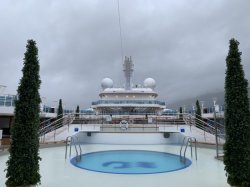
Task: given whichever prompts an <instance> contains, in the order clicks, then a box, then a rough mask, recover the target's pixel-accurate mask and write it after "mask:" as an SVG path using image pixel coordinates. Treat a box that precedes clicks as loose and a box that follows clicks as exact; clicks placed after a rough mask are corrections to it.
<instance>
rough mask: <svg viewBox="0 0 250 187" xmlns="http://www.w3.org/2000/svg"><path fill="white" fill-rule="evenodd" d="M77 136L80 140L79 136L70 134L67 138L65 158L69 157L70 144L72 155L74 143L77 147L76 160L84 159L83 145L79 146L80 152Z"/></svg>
mask: <svg viewBox="0 0 250 187" xmlns="http://www.w3.org/2000/svg"><path fill="white" fill-rule="evenodd" d="M75 138H76V139H77V140H78V137H73V136H68V137H67V138H66V150H65V160H66V159H67V154H68V146H70V150H69V157H71V146H72V144H73V145H74V147H75V151H76V161H77V162H79V161H81V159H82V148H81V145H80V144H78V147H79V152H78V150H77V145H76V140H75Z"/></svg>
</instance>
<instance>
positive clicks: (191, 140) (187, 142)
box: [180, 136, 197, 163]
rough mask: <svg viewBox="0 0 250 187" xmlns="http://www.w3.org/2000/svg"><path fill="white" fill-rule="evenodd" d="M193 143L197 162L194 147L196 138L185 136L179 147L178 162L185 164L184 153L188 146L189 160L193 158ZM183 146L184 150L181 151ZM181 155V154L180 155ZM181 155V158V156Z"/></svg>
mask: <svg viewBox="0 0 250 187" xmlns="http://www.w3.org/2000/svg"><path fill="white" fill-rule="evenodd" d="M193 143H194V146H195V160H197V146H196V138H195V137H190V136H185V137H184V138H183V142H182V145H181V149H180V161H181V162H184V163H186V151H187V147H188V145H190V150H191V158H193ZM184 146H185V149H184V151H183V147H184ZM182 153H183V154H182ZM182 155H183V156H182Z"/></svg>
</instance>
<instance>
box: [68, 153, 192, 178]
mask: <svg viewBox="0 0 250 187" xmlns="http://www.w3.org/2000/svg"><path fill="white" fill-rule="evenodd" d="M123 151H128V152H133V151H136V152H144V153H147V152H149V153H157V154H164V155H166V156H174V157H176V159H178V160H180V155H176V154H173V153H168V152H160V151H153V150H138V149H136V150H133V149H132V150H127V149H125V150H124V149H122V150H104V151H95V152H89V153H85V154H82V155H81V156H82V159H83V158H84V156H86V155H87V156H89V155H92V154H93V155H94V154H100V153H107V152H108V153H110V152H123ZM185 159H186V160H185V163H184V164H183V166H181V167H178V168H176V169H171V170H164V171H154V172H140V173H133V172H131V173H128V172H112V171H103V170H97V169H91V168H86V167H81V166H79V165H77V163H78V162H77V161H76V157H73V158H71V159H70V163H71V164H72V165H73V166H75V167H77V168H79V169H83V170H87V171H93V172H99V173H108V174H126V175H138V174H139V175H140V174H143V175H144V174H159V173H169V172H175V171H179V170H183V169H185V168H187V167H189V166H190V165H191V164H192V161H191V160H190V159H188V158H185ZM180 162H181V161H180Z"/></svg>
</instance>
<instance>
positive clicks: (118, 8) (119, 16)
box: [117, 0, 123, 63]
mask: <svg viewBox="0 0 250 187" xmlns="http://www.w3.org/2000/svg"><path fill="white" fill-rule="evenodd" d="M117 10H118V21H119V28H120V44H121V46H120V47H121V57H122V58H121V60H122V63H123V44H122V26H121V15H120V3H119V0H117Z"/></svg>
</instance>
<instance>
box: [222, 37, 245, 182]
mask: <svg viewBox="0 0 250 187" xmlns="http://www.w3.org/2000/svg"><path fill="white" fill-rule="evenodd" d="M238 45H239V42H238V41H237V40H235V39H231V40H230V45H229V52H228V56H227V58H226V65H227V69H226V78H225V128H226V143H225V145H224V164H225V170H226V172H227V181H228V183H229V184H230V185H232V186H241V187H248V186H250V116H249V115H250V112H249V101H248V90H247V87H248V81H247V80H246V79H245V75H244V70H243V67H242V65H241V52H239V49H238Z"/></svg>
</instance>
